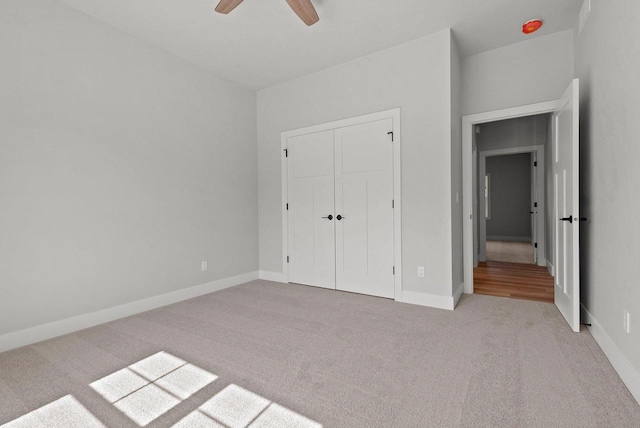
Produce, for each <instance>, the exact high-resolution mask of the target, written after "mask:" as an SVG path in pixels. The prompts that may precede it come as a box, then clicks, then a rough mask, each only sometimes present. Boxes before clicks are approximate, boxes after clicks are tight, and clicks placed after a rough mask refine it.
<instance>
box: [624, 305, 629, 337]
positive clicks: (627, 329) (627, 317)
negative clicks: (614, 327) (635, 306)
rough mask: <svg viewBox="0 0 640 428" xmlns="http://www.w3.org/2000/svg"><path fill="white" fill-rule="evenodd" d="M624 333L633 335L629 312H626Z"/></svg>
mask: <svg viewBox="0 0 640 428" xmlns="http://www.w3.org/2000/svg"><path fill="white" fill-rule="evenodd" d="M624 331H626V332H627V333H631V314H630V313H629V311H627V310H625V311H624Z"/></svg>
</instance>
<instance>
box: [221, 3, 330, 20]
mask: <svg viewBox="0 0 640 428" xmlns="http://www.w3.org/2000/svg"><path fill="white" fill-rule="evenodd" d="M240 3H242V0H221V1H220V3H218V6H216V12H218V13H224V14H225V15H226V14H227V13H229V12H231V11H232V10H233V9H235V8H236V7H237V6H238V5H239V4H240ZM287 3H289V6H291V9H293V11H294V12H295V13H296V15H298V17H299V18H300V19H302V21H303V22H304V23H305V24H307V25H313V24H315V23H316V22H318V21H319V20H320V18H319V17H318V13H317V12H316V9H315V8H314V7H313V4H311V0H287Z"/></svg>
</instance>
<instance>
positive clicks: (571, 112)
mask: <svg viewBox="0 0 640 428" xmlns="http://www.w3.org/2000/svg"><path fill="white" fill-rule="evenodd" d="M578 97H579V83H578V79H574V80H573V82H571V85H570V86H569V88H568V89H567V90H566V92H565V93H564V95H563V96H562V98H561V99H560V101H559V103H558V108H557V110H556V111H555V113H554V125H555V133H554V139H555V141H554V143H555V144H554V166H555V168H554V187H555V189H554V190H555V191H554V194H555V214H556V234H555V246H556V252H555V254H556V277H555V304H556V306H557V307H558V309H559V310H560V312H561V313H562V315H563V316H564V318H565V319H566V320H567V322H568V323H569V325H570V326H571V328H572V329H573V331H576V332H577V331H580V251H579V250H580V239H579V238H580V237H579V230H580V228H579V226H580V212H579V179H578V173H579V156H578V155H579V150H580V144H579V138H578V137H579V135H578V119H579V98H578Z"/></svg>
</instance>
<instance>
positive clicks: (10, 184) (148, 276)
mask: <svg viewBox="0 0 640 428" xmlns="http://www.w3.org/2000/svg"><path fill="white" fill-rule="evenodd" d="M0 52H2V56H1V57H0V121H1V123H0V201H2V209H0V295H1V298H0V334H2V333H7V332H12V331H17V330H20V329H24V328H27V327H31V326H35V325H38V324H42V323H46V322H50V321H54V320H59V319H63V318H67V317H70V316H74V315H79V314H83V313H88V312H92V311H96V310H100V309H104V308H108V307H112V306H115V305H120V304H123V303H127V302H131V301H134V300H137V299H142V298H146V297H150V296H155V295H159V294H163V293H167V292H171V291H176V290H178V289H181V288H185V287H189V286H194V285H198V284H203V283H206V282H209V281H212V280H216V279H219V278H224V277H230V276H234V275H238V274H241V273H247V272H251V271H256V270H257V268H258V257H257V252H258V241H257V236H258V231H257V173H256V171H257V161H256V157H257V156H256V99H255V93H253V92H250V91H248V90H245V89H242V88H240V87H238V86H235V85H233V84H230V83H227V82H225V81H223V80H221V79H219V78H217V77H214V76H212V75H211V74H209V73H207V72H204V71H202V70H201V69H199V68H197V67H195V66H193V65H191V64H190V63H187V62H185V61H183V60H180V59H178V58H176V57H174V56H172V55H169V54H167V53H165V52H164V51H162V50H160V49H158V48H156V47H154V46H151V45H149V44H146V43H144V42H142V41H140V40H139V39H137V38H135V37H132V36H130V35H128V34H126V33H124V32H122V31H119V30H117V29H115V28H113V27H110V26H108V25H107V24H104V23H103V22H101V21H98V20H96V19H94V18H91V17H89V16H87V15H84V14H82V13H81V12H78V11H76V10H75V9H71V8H69V7H67V6H64V5H61V4H60V3H58V2H56V1H51V0H47V1H45V0H29V1H23V0H3V1H2V2H1V3H0ZM202 260H208V262H209V270H208V271H206V272H201V268H200V263H201V261H202Z"/></svg>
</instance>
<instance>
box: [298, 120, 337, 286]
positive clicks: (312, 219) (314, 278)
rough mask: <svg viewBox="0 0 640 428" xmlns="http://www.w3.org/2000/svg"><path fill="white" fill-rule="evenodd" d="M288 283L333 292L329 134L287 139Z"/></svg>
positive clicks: (333, 249)
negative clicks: (326, 289) (322, 288)
mask: <svg viewBox="0 0 640 428" xmlns="http://www.w3.org/2000/svg"><path fill="white" fill-rule="evenodd" d="M287 147H288V187H289V189H288V193H289V207H288V223H289V224H288V230H289V234H288V240H289V242H288V245H289V281H290V282H295V283H298V284H306V285H314V286H318V287H324V288H335V287H336V277H335V219H334V144H333V130H331V131H325V132H318V133H314V134H308V135H302V136H298V137H293V138H289V139H288V141H287Z"/></svg>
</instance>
